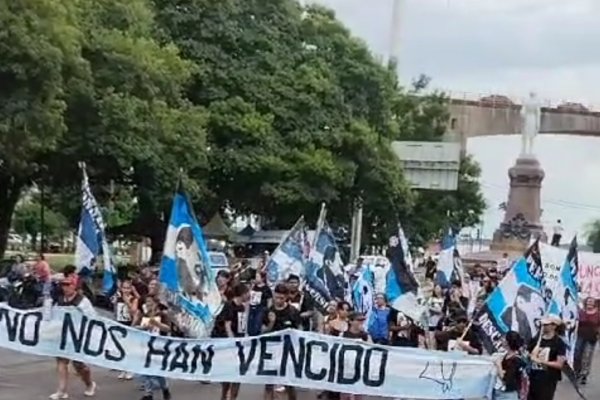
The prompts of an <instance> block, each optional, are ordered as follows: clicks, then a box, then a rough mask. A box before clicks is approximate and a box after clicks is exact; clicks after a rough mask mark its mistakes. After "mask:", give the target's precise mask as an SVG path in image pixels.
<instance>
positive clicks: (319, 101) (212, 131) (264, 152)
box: [155, 0, 411, 227]
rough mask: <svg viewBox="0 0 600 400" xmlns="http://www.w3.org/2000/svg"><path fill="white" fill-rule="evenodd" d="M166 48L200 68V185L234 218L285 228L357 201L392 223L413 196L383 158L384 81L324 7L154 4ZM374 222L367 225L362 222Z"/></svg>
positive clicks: (188, 0) (192, 0) (383, 72)
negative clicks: (205, 173)
mask: <svg viewBox="0 0 600 400" xmlns="http://www.w3.org/2000/svg"><path fill="white" fill-rule="evenodd" d="M155 4H156V6H157V10H158V14H157V18H158V21H159V23H160V26H161V27H162V30H163V34H164V36H165V38H166V40H169V41H170V40H172V41H173V42H175V43H176V44H177V45H178V46H179V47H180V49H181V51H182V55H184V56H185V57H186V58H188V59H190V60H192V61H194V62H195V63H196V64H197V65H198V72H197V74H196V75H195V77H194V80H193V82H192V84H191V86H190V88H189V90H188V96H189V99H190V101H192V102H193V103H194V104H197V105H202V106H205V107H207V108H208V109H209V112H210V116H209V122H208V125H207V130H208V138H209V143H210V148H211V152H210V154H209V162H210V165H211V174H210V177H209V179H210V180H209V185H210V187H211V188H212V190H213V191H214V192H215V194H216V196H217V198H218V199H220V200H221V201H224V202H226V203H227V204H228V205H230V206H231V207H232V208H234V209H235V210H237V211H239V212H245V213H246V212H253V213H257V214H260V215H263V216H268V217H269V218H270V219H271V223H272V225H273V226H278V227H288V226H289V225H291V224H292V223H293V221H294V220H295V219H297V218H298V215H299V214H304V215H305V216H306V217H307V219H308V220H314V219H316V216H317V214H318V211H319V204H320V203H321V202H323V201H324V202H327V203H328V204H330V207H329V210H330V212H329V217H330V219H331V220H333V222H336V221H337V222H343V223H347V221H349V220H350V213H351V209H352V204H353V202H354V198H355V197H357V196H362V197H364V198H365V201H366V202H367V203H368V204H369V207H370V209H371V208H372V209H373V214H375V212H380V213H382V214H381V215H380V217H381V218H384V219H390V218H391V219H395V218H396V215H397V213H398V212H399V211H400V210H402V209H405V208H406V207H407V205H408V204H410V199H411V195H410V193H409V191H408V190H407V186H406V184H405V183H404V181H403V179H402V174H401V171H400V168H399V166H398V162H397V161H396V160H395V158H394V156H393V154H392V152H391V151H390V149H389V141H388V139H387V136H389V134H388V133H389V132H388V131H389V129H390V124H391V107H392V102H391V100H392V99H393V98H394V96H395V90H396V88H395V87H394V86H393V84H394V82H395V80H394V77H393V73H392V72H391V71H388V70H387V69H386V68H383V67H381V66H380V65H379V64H378V63H377V62H376V61H375V60H374V59H373V57H372V55H371V54H370V53H369V51H368V49H367V48H366V46H365V45H364V43H362V42H360V41H358V40H356V39H355V38H353V37H351V35H350V34H349V32H348V30H347V29H346V28H344V27H343V25H341V24H340V23H339V22H338V21H337V20H336V19H335V17H334V15H333V14H332V13H331V12H330V11H329V10H326V9H324V8H322V7H311V8H310V9H308V12H307V13H305V14H303V13H302V10H301V9H300V7H299V6H298V3H297V2H295V1H292V0H283V1H282V0H261V1H258V0H250V1H241V0H227V1H222V2H214V1H209V0H181V1H178V2H172V1H167V0H155ZM369 215H371V214H369Z"/></svg>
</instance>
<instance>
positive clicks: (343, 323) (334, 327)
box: [325, 301, 352, 336]
mask: <svg viewBox="0 0 600 400" xmlns="http://www.w3.org/2000/svg"><path fill="white" fill-rule="evenodd" d="M351 311H352V305H351V304H350V303H348V302H347V301H340V302H339V303H338V304H337V313H336V316H335V318H333V319H332V320H331V321H329V323H328V324H327V329H326V331H325V333H326V334H327V335H332V336H340V335H341V334H342V333H344V332H346V331H347V330H348V314H349V313H350V312H351Z"/></svg>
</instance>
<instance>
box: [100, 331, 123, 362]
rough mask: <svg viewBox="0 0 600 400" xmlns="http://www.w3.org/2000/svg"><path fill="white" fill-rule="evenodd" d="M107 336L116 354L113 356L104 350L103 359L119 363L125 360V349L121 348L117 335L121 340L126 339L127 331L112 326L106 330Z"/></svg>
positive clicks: (107, 350)
mask: <svg viewBox="0 0 600 400" xmlns="http://www.w3.org/2000/svg"><path fill="white" fill-rule="evenodd" d="M108 334H109V336H110V340H111V341H112V343H113V345H114V347H115V349H116V350H117V353H116V354H113V353H112V352H111V351H110V350H109V349H106V350H105V351H104V357H105V358H106V359H107V360H108V361H114V362H119V361H121V360H123V359H124V358H125V356H126V355H127V353H125V349H124V348H123V345H122V344H121V341H120V339H119V338H118V337H117V334H118V335H119V336H121V339H125V338H126V337H127V329H125V327H123V326H118V325H114V326H111V327H109V328H108Z"/></svg>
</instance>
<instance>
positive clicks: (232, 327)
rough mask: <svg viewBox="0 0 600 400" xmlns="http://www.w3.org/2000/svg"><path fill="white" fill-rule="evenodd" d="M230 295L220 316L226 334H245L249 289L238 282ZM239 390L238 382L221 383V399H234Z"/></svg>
mask: <svg viewBox="0 0 600 400" xmlns="http://www.w3.org/2000/svg"><path fill="white" fill-rule="evenodd" d="M232 295H233V298H232V299H231V300H230V301H228V302H227V303H226V304H225V306H224V307H223V311H222V312H221V318H222V320H223V323H224V327H225V334H226V336H227V337H230V338H240V337H244V336H246V333H247V327H248V307H249V301H250V290H249V289H248V287H247V286H246V285H244V284H243V283H238V284H237V285H235V286H234V287H233V289H232ZM239 392H240V384H239V383H233V382H223V383H221V400H235V399H237V397H238V394H239Z"/></svg>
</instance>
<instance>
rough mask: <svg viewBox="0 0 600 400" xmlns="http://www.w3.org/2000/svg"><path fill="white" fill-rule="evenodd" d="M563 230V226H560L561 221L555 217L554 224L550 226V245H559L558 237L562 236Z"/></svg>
mask: <svg viewBox="0 0 600 400" xmlns="http://www.w3.org/2000/svg"><path fill="white" fill-rule="evenodd" d="M563 231H564V228H563V226H562V221H561V220H560V219H557V220H556V225H554V227H552V241H551V243H550V245H551V246H555V247H559V246H560V239H561V238H562V234H563Z"/></svg>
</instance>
